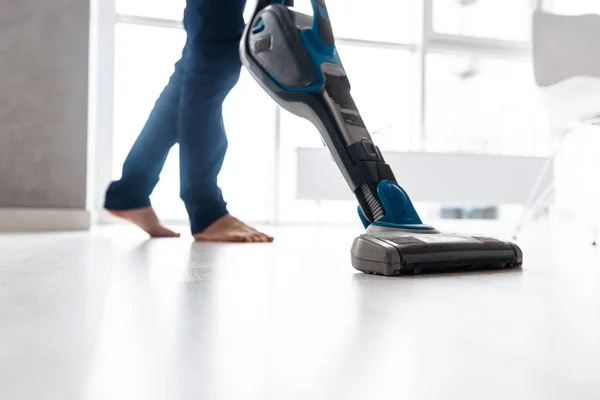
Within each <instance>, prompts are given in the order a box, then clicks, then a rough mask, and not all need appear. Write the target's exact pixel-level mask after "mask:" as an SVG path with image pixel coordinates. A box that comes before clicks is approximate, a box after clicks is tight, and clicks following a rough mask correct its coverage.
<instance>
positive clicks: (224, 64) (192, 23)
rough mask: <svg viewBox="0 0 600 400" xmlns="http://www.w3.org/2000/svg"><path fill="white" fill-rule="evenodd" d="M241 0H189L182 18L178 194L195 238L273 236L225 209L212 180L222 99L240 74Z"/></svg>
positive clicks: (218, 163) (218, 162)
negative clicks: (183, 50)
mask: <svg viewBox="0 0 600 400" xmlns="http://www.w3.org/2000/svg"><path fill="white" fill-rule="evenodd" d="M191 3H194V7H191ZM245 3H246V0H188V7H187V8H186V13H185V17H184V24H185V28H186V31H187V34H188V50H189V51H188V53H187V54H186V57H185V59H184V62H183V64H182V65H183V67H182V68H183V85H182V92H181V100H180V101H181V103H180V114H179V124H178V141H179V146H180V170H181V198H182V200H183V201H184V203H185V206H186V209H187V211H188V214H189V218H190V223H191V231H192V234H193V235H194V236H195V237H196V239H197V240H210V241H270V240H272V238H270V237H268V236H267V235H264V234H261V233H259V232H257V231H256V230H254V229H253V228H250V227H248V226H247V225H245V224H243V223H242V222H241V221H239V220H237V219H235V218H234V217H232V216H230V215H229V214H228V211H227V205H226V202H225V200H224V199H223V195H222V193H221V189H220V188H219V186H218V184H217V177H218V175H219V172H220V170H221V167H222V165H223V160H224V158H225V153H226V150H227V136H226V132H225V127H224V124H223V117H222V104H223V101H224V100H225V98H226V96H227V95H228V94H229V92H230V91H231V89H232V88H233V87H234V86H235V85H236V83H237V81H238V79H239V75H240V70H241V62H240V58H239V44H240V38H241V36H242V33H243V30H244V19H243V12H244V7H245Z"/></svg>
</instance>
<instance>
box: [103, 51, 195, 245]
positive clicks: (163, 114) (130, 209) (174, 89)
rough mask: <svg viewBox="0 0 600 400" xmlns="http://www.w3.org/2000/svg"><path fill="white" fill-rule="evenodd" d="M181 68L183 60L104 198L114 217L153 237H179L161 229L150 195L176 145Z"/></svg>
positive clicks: (106, 206)
mask: <svg viewBox="0 0 600 400" xmlns="http://www.w3.org/2000/svg"><path fill="white" fill-rule="evenodd" d="M184 57H185V51H184V54H183V56H182V58H184ZM181 64H182V61H181V60H180V61H178V62H177V64H176V65H175V71H174V73H173V74H172V76H171V78H170V79H169V82H168V84H167V86H166V87H165V88H164V89H163V91H162V93H161V94H160V96H159V98H158V100H157V101H156V103H155V105H154V108H153V110H152V112H151V113H150V116H149V118H148V120H147V121H146V123H145V125H144V127H143V129H142V131H141V133H140V135H139V136H138V138H137V140H136V141H135V143H134V145H133V147H132V148H131V150H130V152H129V154H128V155H127V158H126V160H125V162H124V164H123V171H122V176H121V178H120V179H119V180H117V181H115V182H112V183H111V185H110V186H109V188H108V190H107V192H106V198H105V205H104V206H105V208H106V209H107V210H108V211H109V212H110V213H111V214H113V215H115V216H117V217H121V218H124V219H127V220H129V221H130V222H132V223H134V224H136V225H138V226H139V227H140V228H142V229H143V230H144V231H146V232H147V233H148V234H150V235H151V236H153V237H161V236H162V237H164V236H167V237H169V236H178V234H176V233H175V232H173V231H171V230H169V229H167V228H165V227H164V226H162V225H161V223H160V222H159V220H158V217H157V216H156V214H155V212H154V210H153V209H152V206H151V204H150V194H151V193H152V191H153V190H154V187H155V186H156V184H157V183H158V180H159V176H160V172H161V170H162V168H163V166H164V163H165V161H166V159H167V156H168V154H169V151H170V150H171V148H172V147H173V145H174V144H175V143H176V141H177V123H178V115H179V105H180V99H181V87H182V78H183V72H182V68H181Z"/></svg>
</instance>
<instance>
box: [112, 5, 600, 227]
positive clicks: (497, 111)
mask: <svg viewBox="0 0 600 400" xmlns="http://www.w3.org/2000/svg"><path fill="white" fill-rule="evenodd" d="M115 1H116V4H115V7H116V13H117V24H116V40H115V43H114V46H115V60H116V65H115V78H114V87H115V96H114V132H113V151H112V155H111V159H112V167H113V177H114V178H118V177H119V175H120V170H121V165H122V162H123V160H124V159H125V157H126V155H127V152H128V151H129V148H130V146H131V145H132V143H133V141H134V140H135V139H136V137H137V135H138V133H139V132H140V130H141V129H142V127H143V124H144V123H145V121H146V118H147V116H148V114H149V112H150V110H151V109H152V107H153V105H154V102H155V101H156V98H157V97H158V95H159V93H160V92H161V90H162V89H163V86H164V85H165V84H166V82H167V80H168V78H169V76H170V74H171V73H172V71H173V66H174V63H175V62H176V61H177V59H178V58H179V56H180V53H181V48H182V45H183V42H184V40H185V32H184V31H183V30H182V29H180V28H181V19H182V17H183V11H184V7H185V0H173V1H165V0H144V1H141V0H115ZM552 3H553V5H554V6H555V9H556V10H557V11H559V12H564V13H581V12H600V9H599V8H598V7H600V6H599V5H598V4H600V3H598V2H597V1H595V0H553V1H552ZM535 4H536V1H535V0H423V1H414V0H371V1H369V2H365V1H363V0H327V7H328V10H329V15H330V17H331V22H332V26H333V31H334V34H335V36H336V37H337V38H338V41H337V46H338V50H339V52H340V55H341V58H342V61H343V63H344V66H345V67H346V69H347V73H348V76H349V79H350V82H351V85H352V95H353V97H354V99H355V101H356V103H357V105H358V107H359V109H360V112H361V114H362V116H363V119H364V120H365V123H366V125H367V127H368V128H369V130H370V132H371V134H372V136H373V139H374V141H375V143H376V144H377V145H378V146H379V147H380V148H381V149H382V151H383V153H384V155H385V153H386V152H389V151H413V150H418V151H421V150H423V151H430V152H461V153H487V154H498V155H539V154H542V153H543V152H544V149H546V148H547V142H548V136H547V134H546V128H545V116H544V114H543V112H542V110H541V102H540V101H539V99H538V93H537V88H536V86H535V84H534V80H533V71H532V65H531V61H530V58H529V53H528V51H529V50H528V42H529V40H530V20H531V13H532V11H533V9H534V6H535ZM254 5H255V1H254V0H248V3H247V8H246V12H245V17H246V21H248V18H249V17H250V15H251V14H252V12H253V9H254ZM295 8H296V9H298V10H299V11H304V12H307V13H309V14H312V10H311V6H310V2H309V0H296V1H295ZM167 26H168V27H171V28H166V27H167ZM424 52H425V53H424ZM224 117H225V125H226V128H227V132H228V138H229V150H228V153H227V158H226V160H225V164H224V167H223V170H222V172H221V175H220V177H219V179H220V183H221V186H222V189H223V192H224V195H225V197H226V200H227V201H228V203H229V205H230V209H231V211H232V212H235V213H236V214H237V215H239V216H241V217H242V218H244V219H247V220H254V221H272V220H273V219H275V220H279V221H284V222H290V221H313V222H314V221H323V222H324V221H350V220H352V221H356V204H355V202H353V201H348V202H323V203H321V204H316V203H315V202H314V201H300V200H298V199H296V197H295V183H296V174H297V171H296V167H297V166H296V157H295V154H296V150H297V149H298V148H299V147H316V148H323V147H324V146H323V144H322V141H321V138H320V135H319V133H318V132H317V130H316V129H315V127H314V126H313V125H312V124H311V123H310V122H308V121H305V120H303V119H300V118H298V117H295V116H294V115H292V114H290V113H288V112H286V111H284V110H279V109H278V107H277V106H276V104H275V102H274V101H273V100H272V99H271V98H270V97H269V96H268V95H266V94H265V93H264V92H263V90H262V89H261V88H260V87H259V86H258V84H257V83H256V82H254V80H253V79H252V78H251V77H250V76H249V74H247V73H246V71H244V70H243V71H242V75H241V78H240V81H239V83H238V85H237V86H236V88H234V90H233V91H232V93H231V94H230V95H229V96H228V98H227V99H226V102H225V105H224ZM178 178H179V168H178V154H177V148H174V149H173V151H172V153H171V154H170V156H169V159H168V161H167V164H166V166H165V169H164V171H163V174H162V175H161V181H160V183H159V184H158V186H157V188H156V190H155V192H154V193H153V195H152V201H153V204H154V205H155V206H156V208H157V209H158V211H159V213H160V214H161V216H164V217H165V218H170V219H182V220H183V219H185V218H186V213H185V209H184V207H183V204H182V203H181V201H180V200H179V197H178V195H179V179H178ZM442 203H443V199H440V204H442Z"/></svg>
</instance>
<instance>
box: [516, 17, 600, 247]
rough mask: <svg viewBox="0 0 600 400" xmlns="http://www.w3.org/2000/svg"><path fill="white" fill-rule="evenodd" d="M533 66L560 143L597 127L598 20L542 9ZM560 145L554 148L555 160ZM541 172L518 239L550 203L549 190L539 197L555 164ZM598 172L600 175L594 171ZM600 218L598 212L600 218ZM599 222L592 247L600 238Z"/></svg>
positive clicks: (535, 25) (599, 107)
mask: <svg viewBox="0 0 600 400" xmlns="http://www.w3.org/2000/svg"><path fill="white" fill-rule="evenodd" d="M532 40H533V65H534V74H535V80H536V83H537V85H538V86H539V88H540V94H541V97H542V101H543V102H544V105H545V107H546V109H547V111H548V115H549V124H550V127H551V130H552V132H557V133H559V136H560V138H559V140H560V141H561V140H562V138H564V137H565V136H566V134H567V133H568V132H569V130H570V129H569V126H570V125H572V124H574V123H580V124H581V123H584V124H590V123H592V124H597V123H598V121H600V15H593V14H586V15H575V16H573V15H556V14H551V13H548V12H544V11H542V10H537V11H535V12H534V14H533V36H532ZM559 149H560V146H559V145H557V146H555V147H554V150H553V156H555V155H556V153H557V152H558V150H559ZM553 158H554V157H551V158H550V161H549V162H548V163H547V164H546V165H545V166H544V168H543V169H542V171H541V173H540V179H538V184H536V185H534V187H533V188H532V190H531V193H530V195H529V199H528V201H527V203H526V207H525V211H524V213H523V216H522V218H521V221H520V222H519V224H518V225H517V228H516V231H515V237H516V235H517V234H518V233H519V232H520V230H521V228H522V226H523V224H524V222H525V221H526V219H527V216H528V215H529V213H530V212H531V211H532V210H534V209H535V208H537V206H538V205H539V204H540V203H541V202H543V201H545V200H546V198H547V196H548V194H549V193H550V192H551V190H552V188H551V187H546V188H545V190H544V192H543V193H542V194H541V195H538V192H539V191H540V189H541V187H540V186H541V182H543V177H544V175H545V174H546V172H547V171H548V169H549V168H551V166H552V165H553V162H552V159H553ZM594 173H596V174H597V173H600V171H594ZM597 214H598V215H599V217H600V212H598V213H597ZM599 224H600V221H597V223H596V224H595V227H594V228H593V229H594V232H593V234H594V236H593V237H594V245H595V244H596V241H595V240H596V238H597V235H598V225H599Z"/></svg>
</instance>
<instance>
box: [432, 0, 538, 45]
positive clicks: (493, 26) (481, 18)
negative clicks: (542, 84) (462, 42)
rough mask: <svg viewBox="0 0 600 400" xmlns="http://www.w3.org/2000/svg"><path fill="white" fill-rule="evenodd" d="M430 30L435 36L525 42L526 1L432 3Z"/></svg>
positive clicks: (447, 0) (527, 25)
mask: <svg viewBox="0 0 600 400" xmlns="http://www.w3.org/2000/svg"><path fill="white" fill-rule="evenodd" d="M433 10H434V14H433V29H434V31H436V32H439V33H446V34H453V35H463V36H473V37H479V38H487V39H503V40H516V41H525V40H528V39H529V35H530V27H531V22H530V20H531V18H530V11H531V2H530V1H528V0H434V8H433Z"/></svg>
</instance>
